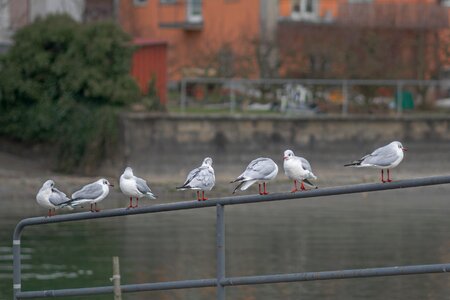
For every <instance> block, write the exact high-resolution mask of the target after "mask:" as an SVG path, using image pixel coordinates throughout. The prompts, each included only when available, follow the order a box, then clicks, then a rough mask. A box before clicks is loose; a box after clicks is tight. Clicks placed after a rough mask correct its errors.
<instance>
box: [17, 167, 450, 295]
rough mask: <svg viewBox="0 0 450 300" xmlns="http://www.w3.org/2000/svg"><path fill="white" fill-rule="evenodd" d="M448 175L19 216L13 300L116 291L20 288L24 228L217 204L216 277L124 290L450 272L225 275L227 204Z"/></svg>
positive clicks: (426, 182)
mask: <svg viewBox="0 0 450 300" xmlns="http://www.w3.org/2000/svg"><path fill="white" fill-rule="evenodd" d="M449 183H450V176H435V177H427V178H417V179H407V180H401V181H395V182H391V183H369V184H358V185H351V186H339V187H330V188H323V189H316V190H309V191H305V192H299V193H274V194H270V195H266V196H260V195H250V196H238V197H226V198H218V199H210V200H208V201H201V202H199V201H185V202H175V203H168V204H157V205H152V206H147V207H142V208H136V209H125V208H118V209H111V210H104V211H101V212H98V213H91V212H82V213H73V214H65V215H57V216H53V217H36V218H28V219H23V220H21V221H20V222H19V223H18V224H17V226H16V228H15V230H14V234H13V289H14V299H28V298H45V297H60V296H82V295H97V294H109V293H113V286H112V285H111V286H101V287H88V288H72V289H59V290H43V291H22V290H21V281H22V278H21V257H20V254H21V250H20V244H21V234H22V231H23V229H24V228H25V227H27V226H33V225H42V224H49V223H60V222H70V221H80V220H89V219H100V218H110V217H119V216H128V215H138V214H148V213H159V212H167V211H177V210H186V209H197V208H204V207H213V206H215V207H216V212H217V215H216V268H217V273H216V278H208V279H196V280H182V281H170V282H157V283H141V284H127V285H122V286H121V290H122V292H123V293H131V292H142V291H156V290H173V289H185V288H203V287H216V289H217V299H218V300H223V299H225V287H231V286H238V285H253V284H266V283H280V282H297V281H314V280H330V279H347V278H362V277H380V276H396V275H411V274H426V273H446V272H450V263H443V264H431V265H409V266H393V267H382V268H369V269H351V270H336V271H322V272H304V273H289V274H272V275H260V276H243V277H226V272H225V219H224V213H225V211H224V209H225V206H226V205H236V204H246V203H256V202H269V201H281V200H290V199H304V198H312V197H324V196H333V195H343V194H353V193H361V192H373V191H384V190H394V189H401V188H412V187H421V186H431V185H439V184H449Z"/></svg>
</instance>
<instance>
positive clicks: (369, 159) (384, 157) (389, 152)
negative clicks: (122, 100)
mask: <svg viewBox="0 0 450 300" xmlns="http://www.w3.org/2000/svg"><path fill="white" fill-rule="evenodd" d="M406 150H407V148H405V147H403V145H402V143H400V142H397V141H394V142H392V143H390V144H388V145H386V146H384V147H381V148H378V149H376V150H375V151H373V152H372V153H371V154H368V155H366V156H364V157H362V158H361V159H358V160H355V161H353V162H351V163H349V164H346V165H344V166H345V167H357V168H360V167H369V168H376V169H381V182H383V183H385V182H391V181H392V179H391V178H390V174H389V169H393V168H395V167H396V166H398V164H399V163H400V162H401V161H402V160H403V157H404V153H403V152H405V151H406ZM384 169H387V180H384V172H383V171H384Z"/></svg>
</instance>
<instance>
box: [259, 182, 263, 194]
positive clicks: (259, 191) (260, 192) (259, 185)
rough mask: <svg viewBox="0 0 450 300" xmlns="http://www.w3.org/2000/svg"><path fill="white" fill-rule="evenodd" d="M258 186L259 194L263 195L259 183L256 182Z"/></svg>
mask: <svg viewBox="0 0 450 300" xmlns="http://www.w3.org/2000/svg"><path fill="white" fill-rule="evenodd" d="M258 186H259V194H260V195H264V194H263V192H261V183H258Z"/></svg>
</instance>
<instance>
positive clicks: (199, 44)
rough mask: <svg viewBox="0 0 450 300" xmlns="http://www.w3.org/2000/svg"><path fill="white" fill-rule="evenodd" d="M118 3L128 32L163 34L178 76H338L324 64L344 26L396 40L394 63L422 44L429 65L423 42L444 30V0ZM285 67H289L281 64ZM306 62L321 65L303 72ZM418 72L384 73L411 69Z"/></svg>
mask: <svg viewBox="0 0 450 300" xmlns="http://www.w3.org/2000/svg"><path fill="white" fill-rule="evenodd" d="M120 5H121V7H120V13H119V19H120V22H121V24H122V25H123V27H124V28H125V30H126V31H127V32H129V33H130V34H131V35H132V36H133V37H134V38H144V39H152V40H164V41H167V43H168V66H169V74H168V76H169V79H170V80H177V79H180V78H181V77H183V76H214V77H217V76H220V77H232V76H237V77H274V76H278V75H281V76H340V75H342V74H344V73H345V72H346V71H345V66H344V65H345V63H344V64H342V62H341V61H339V60H340V59H341V58H339V57H338V58H336V57H333V59H332V60H333V61H332V65H331V67H330V59H329V56H332V55H333V53H331V52H332V50H333V46H335V45H336V44H341V45H340V46H342V47H344V46H345V45H342V44H345V43H346V41H344V40H343V39H342V37H345V39H351V37H349V36H348V35H349V32H351V31H352V30H353V31H354V30H355V28H360V29H361V30H365V31H360V33H359V34H360V36H361V38H363V39H364V38H366V36H365V35H367V34H369V32H370V34H375V35H379V36H384V37H385V38H384V40H383V42H385V41H388V42H389V43H390V44H389V45H390V46H391V47H397V48H396V51H397V52H396V55H399V56H401V57H390V58H389V59H392V61H393V62H392V63H393V64H397V65H399V66H400V65H402V66H403V65H410V64H411V61H414V59H416V58H417V57H418V55H421V53H422V52H423V51H425V52H426V53H427V54H426V55H425V57H426V59H427V61H428V60H433V62H432V63H427V68H437V64H439V63H440V61H439V59H436V57H437V56H436V53H433V52H436V50H435V49H431V48H430V47H429V46H427V45H428V44H433V45H434V43H435V42H437V39H438V37H437V36H440V37H442V36H444V35H447V36H448V28H449V21H448V16H449V13H448V11H449V9H448V7H449V5H450V1H446V0H442V1H437V0H122V1H121V2H120ZM422 33H423V34H422ZM436 33H438V34H437V35H436ZM346 35H347V36H346ZM322 36H323V37H324V38H322ZM327 39H328V40H327ZM417 39H423V43H422V44H423V45H424V46H423V47H424V48H422V49H421V48H420V47H415V46H414V43H415V41H416V40H417ZM364 41H365V40H363V41H362V42H364ZM439 42H440V41H439ZM355 46H356V47H358V43H357V42H355ZM342 47H341V48H342ZM414 47H415V48H414ZM344 48H345V47H344ZM344 48H342V49H344ZM292 53H294V54H295V55H297V56H299V55H300V56H302V57H301V60H302V61H301V62H300V64H294V63H293V61H292V59H291V57H290V55H291V54H292ZM428 53H429V54H428ZM359 55H360V56H361V59H366V57H365V56H364V55H365V54H364V55H363V54H361V53H359ZM338 63H341V65H338ZM279 66H281V68H279ZM419 67H420V68H422V67H421V66H419ZM289 68H291V69H293V70H294V72H287V70H288V69H289ZM308 68H309V69H316V68H319V69H320V70H322V71H321V72H308V71H307V69H308ZM330 69H332V71H333V72H331V71H329V70H330ZM381 71H382V69H381ZM280 72H281V73H280ZM327 72H328V73H327ZM419 72H420V70H415V69H411V70H407V71H404V70H403V71H402V72H400V71H399V72H394V73H395V74H394V73H391V74H389V75H390V76H391V77H401V76H406V77H417V76H416V75H417V74H418V73H419ZM325 73H327V74H328V75H325ZM347 73H348V72H347ZM374 74H375V75H374ZM374 74H372V75H371V76H378V75H376V74H377V73H376V72H375V73H374ZM360 75H361V74H358V73H355V74H354V76H360ZM342 76H349V75H348V74H347V75H342ZM350 76H351V74H350ZM379 76H381V77H382V76H383V74H381V75H379ZM387 77H389V76H387Z"/></svg>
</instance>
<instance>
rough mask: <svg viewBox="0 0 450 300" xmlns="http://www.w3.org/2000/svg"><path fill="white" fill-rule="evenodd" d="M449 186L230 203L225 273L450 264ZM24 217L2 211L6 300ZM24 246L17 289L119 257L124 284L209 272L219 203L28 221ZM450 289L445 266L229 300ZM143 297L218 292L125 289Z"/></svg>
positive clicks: (67, 279) (75, 280) (106, 268)
mask: <svg viewBox="0 0 450 300" xmlns="http://www.w3.org/2000/svg"><path fill="white" fill-rule="evenodd" d="M449 192H450V187H445V186H438V187H429V188H420V189H419V188H418V189H408V190H402V191H400V190H398V191H389V192H380V193H367V194H356V195H347V196H339V197H333V198H331V197H324V198H317V199H313V198H310V199H304V200H290V201H281V202H277V203H256V204H248V205H236V206H227V207H226V208H225V211H226V216H225V219H226V247H227V248H226V267H227V276H245V275H263V274H273V273H290V272H304V271H325V270H337V269H351V268H366V267H381V266H394V265H407V264H431V263H445V262H450V253H449V250H448V249H449V248H450V234H449V232H448V228H449V227H450V218H448V215H449V213H450V201H448V193H449ZM176 195H177V196H179V194H176ZM172 196H174V195H167V196H164V197H160V199H174V197H172ZM114 197H119V196H116V195H113V200H111V201H116V200H117V199H114ZM122 200H123V199H120V200H117V201H121V202H120V203H121V204H123V206H125V202H123V201H122ZM117 203H119V202H117ZM147 203H148V202H147ZM29 215H30V212H27V211H24V212H23V216H29ZM20 218H22V217H21V216H9V215H8V213H7V212H6V211H2V212H0V228H2V230H1V231H0V279H1V280H0V299H11V286H12V280H11V272H12V256H11V248H10V246H11V235H12V231H13V228H14V226H15V224H16V223H17V222H18V220H19V219H20ZM22 247H23V248H22V254H23V261H22V262H23V269H22V270H23V282H22V286H23V290H44V289H60V288H73V287H89V286H106V285H111V282H110V277H111V273H112V256H115V255H118V256H119V257H120V263H121V271H122V283H123V284H131V283H145V282H159V281H171V280H183V279H200V278H213V277H214V276H215V209H214V208H205V209H197V210H187V211H177V212H166V213H160V214H149V215H140V216H130V217H120V218H113V219H103V220H92V221H83V222H73V223H62V224H51V225H44V226H35V227H29V228H26V229H25V231H24V234H23V238H22ZM449 288H450V281H449V277H448V275H446V274H435V275H414V276H402V277H385V278H372V279H351V280H350V279H349V280H333V281H321V282H304V283H289V284H267V285H258V286H241V287H232V288H227V298H228V299H421V300H422V299H445V298H446V297H448V290H449ZM150 297H151V298H152V299H196V300H197V299H213V298H214V297H215V289H213V288H207V289H190V290H177V291H160V292H145V293H133V294H126V295H125V296H124V298H125V299H149V298H150ZM83 299H111V295H104V296H92V297H86V298H83Z"/></svg>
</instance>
